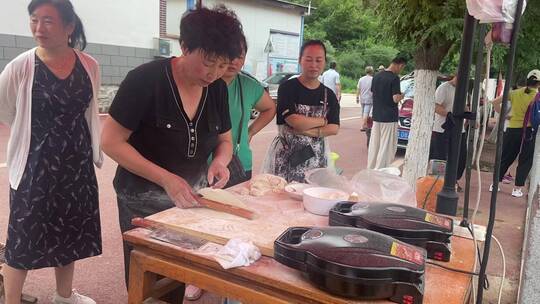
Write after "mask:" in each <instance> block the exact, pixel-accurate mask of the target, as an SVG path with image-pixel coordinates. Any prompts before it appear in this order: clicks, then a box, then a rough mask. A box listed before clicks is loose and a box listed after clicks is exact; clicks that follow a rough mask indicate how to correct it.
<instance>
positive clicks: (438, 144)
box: [429, 132, 467, 180]
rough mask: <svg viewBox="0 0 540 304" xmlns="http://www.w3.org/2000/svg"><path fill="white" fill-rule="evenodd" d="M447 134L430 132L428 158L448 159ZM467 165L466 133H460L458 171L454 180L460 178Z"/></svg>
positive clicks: (448, 141) (448, 140)
mask: <svg viewBox="0 0 540 304" xmlns="http://www.w3.org/2000/svg"><path fill="white" fill-rule="evenodd" d="M448 137H449V136H448V135H446V134H445V133H439V132H432V134H431V145H430V148H429V159H439V160H445V161H446V160H448V145H449V143H450V139H449V138H448ZM466 165H467V133H461V142H460V144H459V158H458V171H457V177H456V180H459V179H461V177H462V176H463V172H464V171H465V166H466Z"/></svg>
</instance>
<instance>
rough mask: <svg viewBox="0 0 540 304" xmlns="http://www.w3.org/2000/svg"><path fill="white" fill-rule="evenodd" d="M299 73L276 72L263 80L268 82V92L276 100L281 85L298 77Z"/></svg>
mask: <svg viewBox="0 0 540 304" xmlns="http://www.w3.org/2000/svg"><path fill="white" fill-rule="evenodd" d="M298 76H299V75H298V73H296V72H295V73H292V72H291V73H289V72H282V73H275V74H272V75H270V76H268V77H267V78H266V79H265V80H263V82H264V83H266V84H267V87H268V93H269V94H270V97H272V99H273V100H274V101H277V91H278V88H279V85H280V84H282V83H284V82H285V81H287V80H289V79H291V78H296V77H298Z"/></svg>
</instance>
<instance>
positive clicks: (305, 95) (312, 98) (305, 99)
mask: <svg viewBox="0 0 540 304" xmlns="http://www.w3.org/2000/svg"><path fill="white" fill-rule="evenodd" d="M325 91H326V100H327V103H328V104H327V107H328V114H327V115H326V119H327V120H328V123H329V124H336V125H339V109H340V108H339V103H338V101H337V98H336V95H335V94H334V92H333V91H332V90H331V89H329V88H327V87H325V86H324V85H323V84H321V85H320V86H319V87H318V88H316V89H308V88H306V87H305V86H304V85H302V83H300V80H298V78H293V79H289V80H287V81H286V82H284V83H282V84H281V85H280V86H279V89H278V101H277V119H276V120H277V124H278V125H283V124H285V118H287V117H288V116H289V115H292V114H298V113H297V105H307V106H323V105H324V95H325Z"/></svg>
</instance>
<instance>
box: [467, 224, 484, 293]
mask: <svg viewBox="0 0 540 304" xmlns="http://www.w3.org/2000/svg"><path fill="white" fill-rule="evenodd" d="M471 226H472V223H470V224H467V229H468V230H469V232H470V233H471V237H473V232H472V229H471ZM473 239H474V237H473ZM474 245H475V246H476V253H477V254H478V262H479V263H480V264H482V258H481V256H480V246H478V244H474ZM484 289H489V280H488V277H487V276H486V277H484Z"/></svg>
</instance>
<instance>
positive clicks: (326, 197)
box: [303, 187, 349, 216]
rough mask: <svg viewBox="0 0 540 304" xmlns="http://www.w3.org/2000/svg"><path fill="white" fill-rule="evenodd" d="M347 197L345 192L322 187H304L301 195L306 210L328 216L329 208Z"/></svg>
mask: <svg viewBox="0 0 540 304" xmlns="http://www.w3.org/2000/svg"><path fill="white" fill-rule="evenodd" d="M348 199H349V195H348V194H347V193H346V192H344V191H341V190H337V189H332V188H324V187H314V188H308V189H305V190H304V195H303V202H304V208H306V210H307V211H309V212H311V213H313V214H317V215H325V216H328V213H330V209H332V207H334V205H335V204H336V203H338V202H341V201H346V200H348Z"/></svg>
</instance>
